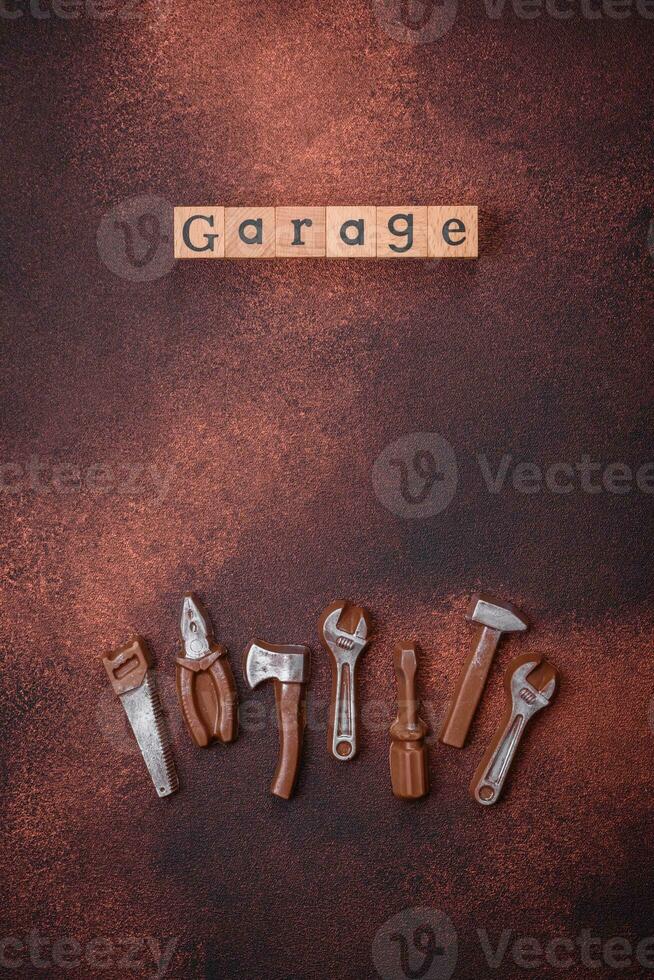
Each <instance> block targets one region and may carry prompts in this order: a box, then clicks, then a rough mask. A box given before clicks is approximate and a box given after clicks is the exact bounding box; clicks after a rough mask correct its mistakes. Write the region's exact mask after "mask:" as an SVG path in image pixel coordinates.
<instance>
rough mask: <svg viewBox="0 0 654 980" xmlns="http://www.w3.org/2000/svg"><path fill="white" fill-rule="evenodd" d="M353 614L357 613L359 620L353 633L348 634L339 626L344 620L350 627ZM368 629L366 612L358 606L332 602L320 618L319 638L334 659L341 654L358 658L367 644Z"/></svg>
mask: <svg viewBox="0 0 654 980" xmlns="http://www.w3.org/2000/svg"><path fill="white" fill-rule="evenodd" d="M355 612H358V613H359V619H358V622H357V624H356V627H355V629H354V631H353V632H350V630H348V629H345V628H343V627H342V626H340V625H339V624H340V622H341V620H342V619H343V618H345V619H346V620H348V625H350V622H351V620H352V614H353V613H355ZM370 627H371V620H370V615H369V613H368V612H367V610H365V609H363V608H361V607H360V606H352V605H351V604H350V603H349V602H341V601H338V602H333V603H332V604H331V606H328V607H327V609H326V610H325V611H324V613H323V614H322V616H321V617H320V623H319V630H320V638H321V640H322V644H323V646H324V647H326V649H327V650H328V651H329V652H330V653H331V654H333V656H334V657H337V658H340V657H342V655H343V653H348V654H352V653H354V656H355V657H358V655H359V654H360V653H362V652H363V650H364V649H365V648H366V646H367V644H368V631H369V629H370Z"/></svg>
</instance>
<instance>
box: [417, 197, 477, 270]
mask: <svg viewBox="0 0 654 980" xmlns="http://www.w3.org/2000/svg"><path fill="white" fill-rule="evenodd" d="M429 255H430V258H434V259H476V258H477V256H478V255H479V243H478V230H477V208H476V207H472V206H461V207H448V208H444V207H430V208H429Z"/></svg>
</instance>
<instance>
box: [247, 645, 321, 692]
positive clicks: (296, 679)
mask: <svg viewBox="0 0 654 980" xmlns="http://www.w3.org/2000/svg"><path fill="white" fill-rule="evenodd" d="M310 664H311V651H310V650H309V647H306V646H304V645H302V644H300V643H279V644H275V643H264V642H263V641H262V640H254V642H252V643H250V644H249V646H248V647H246V649H245V653H244V654H243V674H244V675H245V680H246V682H247V685H248V687H250V688H255V687H257V685H258V684H261V682H262V681H270V680H276V681H280V682H281V683H282V684H306V683H307V682H308V680H309V671H310Z"/></svg>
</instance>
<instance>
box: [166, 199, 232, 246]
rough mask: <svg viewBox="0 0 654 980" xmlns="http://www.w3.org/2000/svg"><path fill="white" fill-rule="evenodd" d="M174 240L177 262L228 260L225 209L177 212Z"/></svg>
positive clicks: (190, 209) (181, 209) (194, 209)
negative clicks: (187, 260)
mask: <svg viewBox="0 0 654 980" xmlns="http://www.w3.org/2000/svg"><path fill="white" fill-rule="evenodd" d="M174 237H175V258H176V259H222V258H224V256H225V209H224V207H206V206H202V207H197V208H175V229H174Z"/></svg>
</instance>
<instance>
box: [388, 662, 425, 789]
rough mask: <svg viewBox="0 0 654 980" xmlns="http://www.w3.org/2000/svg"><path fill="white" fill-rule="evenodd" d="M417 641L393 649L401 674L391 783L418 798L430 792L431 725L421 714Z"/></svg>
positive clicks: (396, 674)
mask: <svg viewBox="0 0 654 980" xmlns="http://www.w3.org/2000/svg"><path fill="white" fill-rule="evenodd" d="M418 650H419V647H418V645H417V644H415V643H403V644H399V645H398V646H396V648H395V651H394V653H393V663H394V665H395V676H396V678H397V706H398V712H397V718H396V719H395V721H394V722H393V724H392V725H391V728H390V735H391V748H390V753H389V762H390V768H391V786H392V789H393V793H394V795H395V796H397V797H399V799H401V800H417V799H420V797H421V796H426V795H427V793H428V792H429V774H428V770H427V749H426V747H425V744H424V739H425V735H426V734H427V731H428V729H427V725H426V724H425V723H424V721H423V720H422V718H419V717H418V701H417V699H416V683H415V682H416V671H417V669H418V661H417V653H418Z"/></svg>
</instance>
